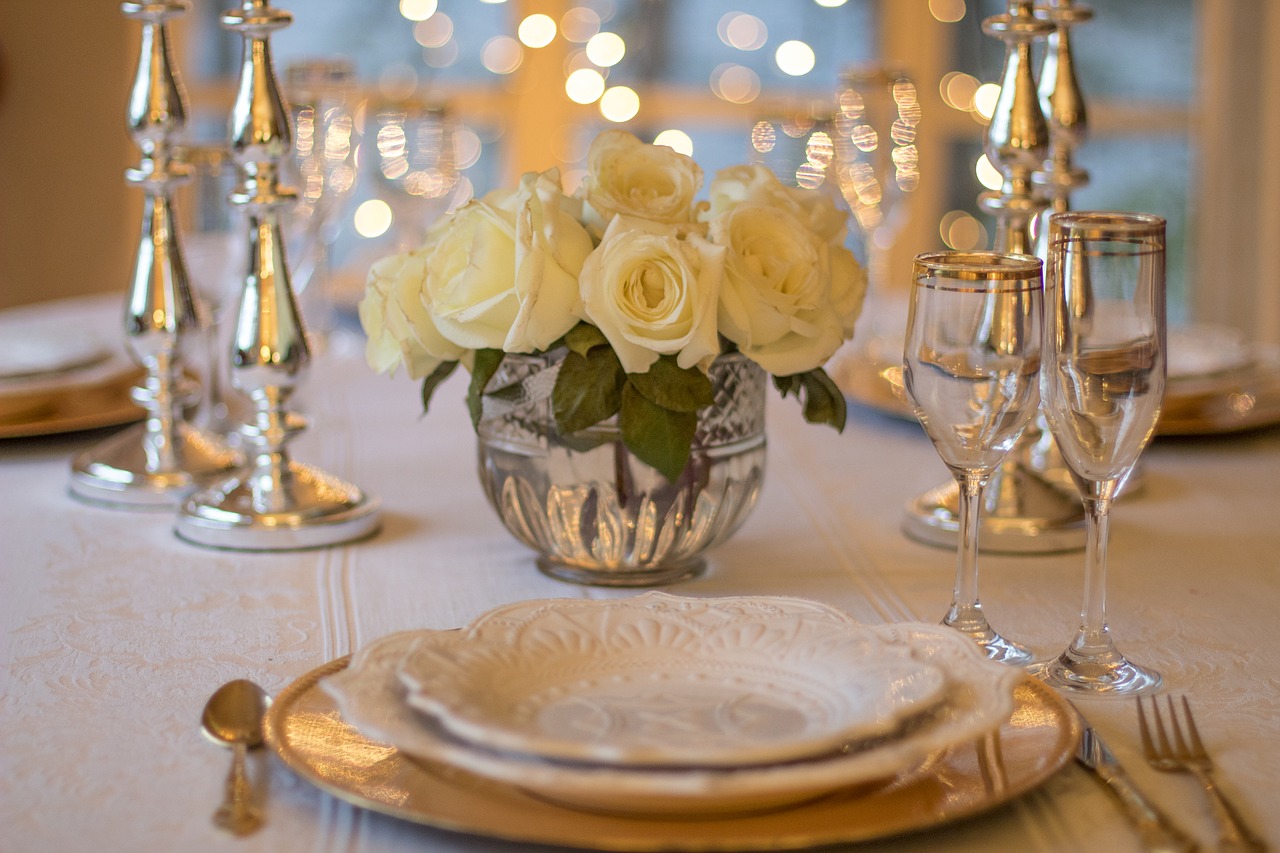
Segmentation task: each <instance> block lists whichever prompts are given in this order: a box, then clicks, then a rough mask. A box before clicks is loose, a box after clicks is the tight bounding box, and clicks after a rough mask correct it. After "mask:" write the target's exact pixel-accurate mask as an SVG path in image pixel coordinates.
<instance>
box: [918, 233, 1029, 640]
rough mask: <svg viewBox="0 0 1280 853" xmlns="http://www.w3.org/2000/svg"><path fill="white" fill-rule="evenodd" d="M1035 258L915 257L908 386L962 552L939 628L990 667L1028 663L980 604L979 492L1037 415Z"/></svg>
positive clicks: (978, 255) (971, 254) (993, 255)
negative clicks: (978, 652) (946, 475)
mask: <svg viewBox="0 0 1280 853" xmlns="http://www.w3.org/2000/svg"><path fill="white" fill-rule="evenodd" d="M1041 272H1042V264H1041V262H1040V259H1039V258H1034V257H1031V256H1030V255H1003V254H996V253H992V252H932V253H926V254H922V255H917V256H916V259H915V265H914V269H913V273H912V279H913V282H912V283H913V286H912V288H911V302H910V306H909V311H908V314H907V333H906V346H905V349H904V353H903V380H904V384H905V385H906V390H907V394H908V395H909V397H910V399H911V401H912V404H913V405H914V407H915V413H916V417H917V418H919V420H920V423H921V425H922V426H923V427H924V430H925V432H926V433H928V435H929V438H930V439H931V440H932V441H933V444H934V447H935V448H937V450H938V455H940V456H941V457H942V461H943V462H945V463H946V465H947V468H949V469H950V470H951V474H952V476H954V477H955V478H956V482H957V483H958V484H959V486H960V547H959V554H958V557H957V562H956V579H955V586H954V588H953V591H952V598H951V608H950V609H949V610H948V611H947V615H946V617H945V618H944V619H943V620H942V624H944V625H949V626H951V627H953V628H956V629H957V630H959V631H961V632H963V633H965V634H967V635H968V636H969V637H971V638H972V639H973V640H974V641H975V642H977V643H978V645H980V646H982V648H983V650H984V651H985V652H986V654H987V657H988V658H991V659H992V660H998V661H1001V662H1003V663H1009V664H1024V663H1026V662H1027V661H1029V660H1031V653H1030V652H1029V651H1028V650H1027V649H1025V648H1023V647H1022V646H1020V645H1018V644H1017V643H1014V642H1012V641H1010V640H1008V639H1006V638H1005V637H1003V636H1001V635H1000V634H998V633H997V632H996V631H995V630H994V629H992V627H991V625H990V624H989V623H988V622H987V618H986V616H985V615H984V614H983V611H982V604H981V603H980V602H979V600H978V527H979V520H980V513H981V507H982V491H983V488H984V487H985V486H986V484H987V481H988V480H990V479H991V475H992V474H993V473H994V472H995V470H996V469H997V468H998V467H999V465H1000V462H1001V461H1002V460H1003V459H1004V457H1005V454H1007V453H1008V452H1009V449H1010V448H1011V447H1013V444H1014V442H1016V441H1017V440H1018V436H1020V435H1021V434H1022V430H1023V429H1024V428H1025V427H1026V425H1027V423H1028V421H1030V420H1031V418H1032V416H1033V415H1034V414H1035V412H1036V407H1037V405H1038V403H1039V400H1040V395H1039V386H1038V380H1037V374H1038V373H1039V369H1040V358H1041V313H1042V310H1043V296H1044V281H1043V277H1042V275H1041Z"/></svg>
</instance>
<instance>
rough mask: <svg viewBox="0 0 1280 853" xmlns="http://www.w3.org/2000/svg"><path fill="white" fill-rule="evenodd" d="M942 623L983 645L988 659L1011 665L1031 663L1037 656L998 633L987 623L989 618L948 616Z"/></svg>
mask: <svg viewBox="0 0 1280 853" xmlns="http://www.w3.org/2000/svg"><path fill="white" fill-rule="evenodd" d="M942 624H943V625H946V626H947V627H948V628H954V629H956V630H957V631H959V632H960V633H962V634H964V635H965V636H967V637H968V638H969V639H971V640H973V641H974V642H975V643H977V644H978V645H979V646H981V647H982V650H983V651H984V652H986V654H987V659H988V660H993V661H997V662H998V663H1007V664H1009V665H1010V666H1023V665H1024V664H1028V663H1030V662H1031V660H1032V658H1034V657H1035V655H1033V654H1032V653H1031V650H1030V649H1028V648H1026V647H1025V646H1020V645H1018V644H1017V643H1015V642H1013V641H1012V640H1008V639H1006V638H1005V637H1003V636H1001V635H1000V634H998V633H996V631H995V629H994V628H992V627H991V626H990V625H989V624H988V623H987V620H986V619H983V618H981V617H979V619H977V620H972V619H954V620H953V619H952V618H951V617H950V616H948V618H946V619H943V620H942Z"/></svg>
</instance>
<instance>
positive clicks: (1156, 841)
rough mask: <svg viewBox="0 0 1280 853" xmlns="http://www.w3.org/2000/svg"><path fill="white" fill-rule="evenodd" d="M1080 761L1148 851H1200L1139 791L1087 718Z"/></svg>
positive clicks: (1077, 752)
mask: <svg viewBox="0 0 1280 853" xmlns="http://www.w3.org/2000/svg"><path fill="white" fill-rule="evenodd" d="M1076 761H1078V762H1080V763H1081V764H1083V765H1084V766H1085V767H1086V768H1088V769H1089V770H1092V771H1093V774H1094V776H1096V777H1097V778H1098V779H1099V780H1101V781H1102V782H1103V783H1104V784H1105V785H1106V786H1107V789H1108V790H1109V791H1111V793H1113V794H1115V796H1116V799H1117V800H1119V801H1120V805H1122V806H1123V807H1124V810H1125V812H1126V813H1127V814H1128V815H1129V819H1130V821H1131V822H1132V823H1133V825H1134V827H1135V828H1136V829H1137V830H1138V835H1140V836H1141V837H1142V843H1143V846H1144V847H1146V849H1148V850H1151V851H1155V853H1190V851H1194V850H1196V849H1197V845H1196V842H1195V841H1194V840H1193V839H1192V838H1191V837H1190V836H1188V835H1187V834H1186V833H1184V832H1183V831H1182V830H1180V829H1178V827H1176V826H1174V824H1173V821H1171V820H1169V816H1168V815H1166V814H1165V813H1164V812H1162V811H1160V809H1159V808H1157V807H1156V805H1155V804H1154V803H1152V802H1151V801H1150V800H1148V799H1147V798H1146V796H1145V795H1144V794H1143V793H1142V792H1141V791H1139V790H1138V788H1137V786H1135V785H1134V784H1133V782H1132V781H1131V780H1130V779H1129V774H1128V773H1126V772H1125V770H1124V768H1123V767H1121V766H1120V762H1119V761H1117V760H1116V757H1115V756H1114V755H1112V753H1111V750H1110V749H1107V745H1106V744H1105V743H1103V742H1102V738H1101V737H1099V736H1098V733H1097V732H1095V731H1094V730H1093V728H1092V727H1091V726H1090V725H1089V724H1088V723H1085V722H1084V721H1083V718H1081V732H1080V745H1079V746H1078V747H1077V748H1076Z"/></svg>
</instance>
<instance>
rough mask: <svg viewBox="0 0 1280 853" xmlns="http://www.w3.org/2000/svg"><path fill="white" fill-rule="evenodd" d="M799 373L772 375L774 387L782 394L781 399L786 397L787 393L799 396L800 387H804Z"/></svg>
mask: <svg viewBox="0 0 1280 853" xmlns="http://www.w3.org/2000/svg"><path fill="white" fill-rule="evenodd" d="M800 376H801V374H799V373H797V374H794V375H792V376H775V377H773V384H774V387H775V388H777V389H778V391H779V392H781V394H782V399H784V400H785V399H787V396H788V395H789V394H795V395H796V396H797V397H799V396H800V389H801V388H802V387H804V382H803V380H801V378H800Z"/></svg>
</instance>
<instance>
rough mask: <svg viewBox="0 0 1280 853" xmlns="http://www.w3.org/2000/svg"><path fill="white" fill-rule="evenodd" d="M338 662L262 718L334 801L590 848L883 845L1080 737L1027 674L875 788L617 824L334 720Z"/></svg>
mask: <svg viewBox="0 0 1280 853" xmlns="http://www.w3.org/2000/svg"><path fill="white" fill-rule="evenodd" d="M349 660H350V659H349V658H345V657H344V658H339V659H338V660H335V661H331V662H329V663H327V664H325V665H324V666H321V667H318V668H317V669H314V670H312V671H311V672H309V673H307V674H306V675H304V676H302V677H301V678H299V679H298V680H297V681H295V682H294V683H293V684H291V685H289V686H288V687H287V688H285V690H284V691H283V692H282V693H281V694H280V696H279V697H278V698H277V699H276V700H275V702H274V703H273V704H272V706H271V709H270V710H269V711H268V712H267V717H266V740H267V744H268V745H269V746H270V747H271V748H272V750H274V751H275V753H276V755H278V756H279V757H280V759H281V760H282V761H284V763H285V764H286V765H287V766H288V767H289V768H290V769H292V770H293V771H294V772H295V773H297V774H298V775H299V776H301V777H302V778H304V779H306V780H307V781H309V782H311V783H312V784H313V785H315V786H316V787H318V788H320V789H321V790H323V791H326V792H328V793H330V794H332V795H333V796H335V797H337V798H339V799H341V800H345V801H346V802H349V803H352V804H353V805H356V806H360V807H362V808H367V809H370V810H372V811H376V812H381V813H383V814H387V815H391V816H392V817H397V818H401V819H403V820H408V821H413V822H415V823H420V824H425V825H428V826H433V827H436V828H439V829H446V830H450V831H453V832H461V833H467V834H470V835H480V836H487V837H491V838H501V839H505V840H508V841H517V842H526V843H529V842H533V843H540V844H556V845H562V846H567V847H579V848H584V849H596V850H644V851H650V850H687V851H711V850H783V849H793V850H794V849H798V848H804V847H814V846H817V845H823V844H836V843H850V842H856V841H867V840H871V839H875V838H885V837H889V836H893V835H899V834H902V833H907V832H913V831H916V830H922V829H928V828H932V827H936V826H940V825H942V824H945V823H948V822H951V821H954V820H958V819H960V818H964V817H969V816H972V815H976V814H979V813H981V812H985V811H988V810H990V809H992V808H995V807H996V806H998V805H1000V804H1002V803H1005V802H1008V801H1009V800H1011V799H1013V798H1015V797H1018V796H1020V795H1022V794H1024V793H1026V792H1028V791H1030V790H1032V789H1033V788H1035V787H1037V786H1038V785H1040V784H1042V783H1043V782H1044V781H1046V780H1047V779H1048V778H1049V777H1050V776H1052V775H1053V774H1055V773H1056V772H1058V770H1060V769H1061V768H1062V766H1063V765H1065V764H1066V763H1067V762H1068V761H1069V760H1070V759H1071V756H1072V754H1073V753H1074V751H1075V745H1076V742H1077V740H1078V739H1079V731H1078V729H1077V727H1076V722H1075V716H1074V715H1073V714H1072V713H1071V711H1070V709H1069V708H1068V706H1067V705H1066V703H1065V702H1064V701H1063V700H1062V699H1061V698H1060V697H1059V696H1058V695H1057V694H1056V693H1054V692H1053V690H1052V689H1050V688H1048V687H1045V686H1044V685H1043V684H1041V683H1039V682H1036V681H1032V680H1030V679H1027V680H1026V681H1024V682H1023V683H1022V684H1021V685H1020V686H1019V687H1018V688H1017V691H1016V694H1015V706H1014V711H1013V713H1012V714H1011V715H1010V717H1009V719H1008V720H1006V721H1005V722H1004V723H1003V724H1002V725H1001V726H1000V728H999V730H998V732H996V733H994V734H993V735H991V736H987V737H984V738H982V739H980V740H978V741H977V742H975V743H970V744H965V745H962V746H957V747H953V748H951V749H948V750H944V751H943V752H941V753H938V754H937V755H935V756H933V757H932V758H931V759H930V761H928V762H927V763H926V766H925V768H923V769H922V770H921V771H920V772H918V773H915V774H912V775H911V776H910V777H909V778H906V779H901V780H898V781H895V782H891V783H889V784H887V785H885V786H884V787H881V788H878V789H875V790H872V791H870V792H865V791H857V792H854V791H844V792H840V791H836V792H834V793H832V794H829V795H827V796H825V797H822V798H821V799H818V800H816V801H814V802H811V803H807V804H805V805H801V806H795V807H792V808H788V809H785V810H781V811H774V812H769V813H764V814H749V815H734V816H731V817H717V818H714V819H706V820H694V819H680V818H675V819H670V818H659V817H646V818H636V817H620V816H614V815H605V814H595V813H591V812H585V811H577V810H574V809H569V808H565V807H563V806H558V805H553V804H551V803H549V802H546V801H543V800H539V799H537V798H535V797H532V796H530V795H529V794H526V793H524V792H522V791H520V790H519V789H517V788H515V787H512V786H509V785H504V784H501V783H498V782H491V781H488V780H485V779H481V778H479V777H476V776H472V775H471V774H469V773H467V772H465V771H463V770H459V769H457V768H454V767H451V766H447V765H443V764H430V763H425V762H415V761H411V760H409V759H408V758H406V757H405V756H404V755H402V754H401V753H400V752H399V751H398V750H396V749H395V748H394V747H391V746H387V745H386V744H382V743H378V742H376V741H372V740H369V739H368V738H365V737H364V736H363V735H361V734H360V732H358V731H357V730H356V729H354V728H353V727H351V726H349V725H347V724H346V723H344V722H343V720H342V718H341V715H340V713H339V711H338V708H337V706H336V704H335V703H334V702H333V700H332V699H330V698H329V696H328V694H326V693H325V692H324V691H323V690H321V689H320V688H319V687H318V686H317V684H318V682H319V681H320V679H321V678H323V677H325V676H326V675H330V674H332V673H335V672H338V671H340V670H342V669H344V668H345V667H346V666H347V663H348V661H349Z"/></svg>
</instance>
